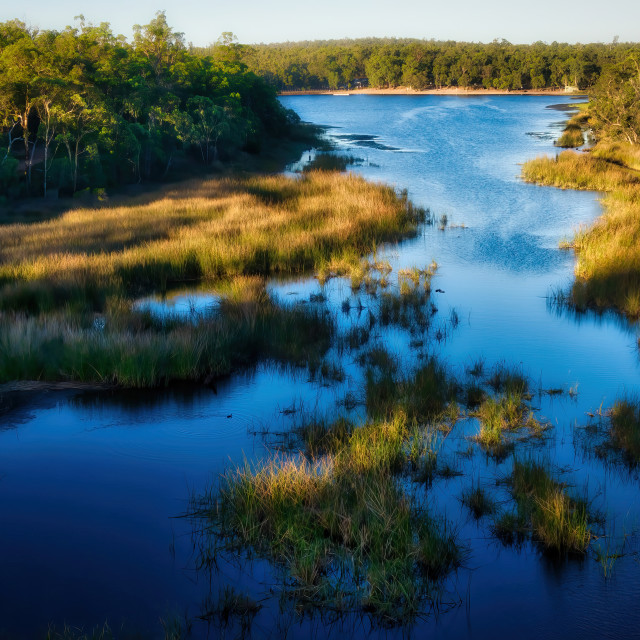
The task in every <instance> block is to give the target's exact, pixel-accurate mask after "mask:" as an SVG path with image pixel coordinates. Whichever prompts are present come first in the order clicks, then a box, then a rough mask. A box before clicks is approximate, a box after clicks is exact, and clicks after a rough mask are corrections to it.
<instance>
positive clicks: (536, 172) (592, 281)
mask: <svg viewBox="0 0 640 640" xmlns="http://www.w3.org/2000/svg"><path fill="white" fill-rule="evenodd" d="M639 170H640V148H639V147H638V145H628V144H621V143H609V142H601V143H598V144H597V145H596V146H595V147H594V148H593V149H591V150H590V151H589V153H574V152H568V151H567V152H563V153H561V154H560V155H559V156H558V157H557V158H556V159H555V160H554V159H553V158H537V159H535V160H532V161H530V162H527V163H526V164H525V166H524V167H523V171H522V175H523V178H524V179H525V180H527V181H529V182H537V183H539V184H544V185H550V186H556V187H562V188H570V189H592V190H596V191H604V192H607V195H606V196H605V197H604V199H603V200H602V204H603V207H604V210H605V212H604V214H603V215H602V216H601V217H600V218H599V219H598V220H596V222H595V223H594V224H593V225H592V226H591V227H590V228H588V229H581V230H579V231H578V232H577V233H576V235H575V237H574V239H573V242H572V243H571V244H570V246H572V247H573V248H574V249H575V251H576V256H577V262H576V267H575V275H576V280H575V283H574V285H573V287H572V289H571V291H570V293H569V295H568V302H569V304H571V305H572V306H573V307H575V308H576V309H578V310H585V309H587V308H594V309H599V310H602V309H607V308H615V309H617V310H619V311H621V312H623V313H624V314H626V315H627V316H629V317H631V318H638V317H640V222H639V220H640V171H639Z"/></svg>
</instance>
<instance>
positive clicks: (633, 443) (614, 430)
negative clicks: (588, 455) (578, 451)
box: [609, 398, 640, 465]
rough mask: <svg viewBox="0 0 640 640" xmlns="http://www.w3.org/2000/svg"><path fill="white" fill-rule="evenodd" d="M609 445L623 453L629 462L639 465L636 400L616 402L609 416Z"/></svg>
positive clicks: (639, 417) (639, 406)
mask: <svg viewBox="0 0 640 640" xmlns="http://www.w3.org/2000/svg"><path fill="white" fill-rule="evenodd" d="M609 419H610V421H611V427H610V434H609V436H610V441H611V442H610V444H611V446H613V447H614V448H616V449H620V450H622V451H623V452H624V454H625V457H626V458H627V459H628V461H629V462H631V463H632V464H634V465H636V464H638V463H640V402H639V401H638V400H632V399H628V398H627V399H623V400H618V401H617V402H616V403H615V404H614V405H613V407H612V409H611V413H610V416H609Z"/></svg>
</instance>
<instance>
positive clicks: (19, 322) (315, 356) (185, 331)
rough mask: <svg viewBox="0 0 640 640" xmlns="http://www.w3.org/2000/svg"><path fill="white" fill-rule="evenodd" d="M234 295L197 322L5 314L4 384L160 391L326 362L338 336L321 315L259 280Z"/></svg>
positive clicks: (0, 328)
mask: <svg viewBox="0 0 640 640" xmlns="http://www.w3.org/2000/svg"><path fill="white" fill-rule="evenodd" d="M233 289H234V290H233V291H232V292H229V293H228V294H227V295H225V296H223V298H222V300H221V312H220V313H216V314H214V315H211V316H207V317H204V318H202V319H201V320H200V321H199V322H198V323H196V324H194V323H193V322H190V321H188V320H180V319H178V318H174V319H169V320H165V321H164V322H161V321H158V320H154V319H153V318H151V317H150V316H148V315H146V314H139V313H135V312H131V311H129V310H128V309H127V308H126V307H125V308H120V309H119V310H114V311H112V313H109V314H107V315H106V316H105V318H104V326H102V325H98V326H96V324H95V323H94V322H93V321H92V320H93V317H89V318H84V317H81V316H80V317H79V316H77V315H76V314H68V313H67V314H64V313H60V314H58V313H56V314H53V313H51V314H46V315H40V316H36V317H30V316H26V315H24V314H9V313H0V379H1V380H3V381H9V380H40V381H65V380H75V381H82V382H94V383H98V384H105V385H107V384H108V385H118V386H123V387H154V386H158V385H164V384H168V383H169V382H172V381H178V380H190V381H203V380H205V381H206V380H207V379H213V378H216V377H220V376H223V375H227V374H229V373H230V372H232V371H233V370H235V369H238V368H240V367H245V366H250V365H252V364H253V363H255V362H256V360H258V359H273V360H275V361H278V362H284V363H292V364H297V365H306V364H307V363H308V362H321V360H322V355H323V354H324V352H325V351H326V350H327V349H328V347H329V344H330V342H331V339H332V336H333V333H334V326H333V321H332V319H331V318H329V317H328V316H327V315H325V314H324V313H323V311H322V309H317V308H306V307H305V308H300V307H284V306H282V305H280V304H278V303H276V302H274V301H273V300H271V299H270V298H269V297H268V295H267V294H266V292H265V291H264V288H263V287H262V284H261V283H260V282H256V281H255V279H243V280H236V282H235V284H234V287H233ZM240 290H242V291H240ZM320 368H321V367H320ZM321 373H322V372H321ZM329 373H331V371H329V370H327V374H329Z"/></svg>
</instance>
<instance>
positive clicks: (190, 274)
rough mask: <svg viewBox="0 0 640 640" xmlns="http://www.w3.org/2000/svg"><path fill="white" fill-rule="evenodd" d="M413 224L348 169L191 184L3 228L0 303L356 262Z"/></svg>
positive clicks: (411, 214) (402, 203)
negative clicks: (141, 198)
mask: <svg viewBox="0 0 640 640" xmlns="http://www.w3.org/2000/svg"><path fill="white" fill-rule="evenodd" d="M419 222H420V216H419V215H418V214H417V213H416V210H415V209H414V208H413V207H410V206H409V203H408V202H407V201H406V200H405V199H403V198H400V197H398V196H397V195H396V194H395V192H394V190H393V189H392V188H390V187H385V186H382V185H376V184H370V183H367V182H366V181H365V180H364V179H362V178H359V177H357V176H353V175H347V176H344V175H339V174H333V173H327V172H313V173H309V174H305V175H304V176H302V177H300V178H298V179H292V178H287V177H284V176H262V177H249V178H226V179H212V180H200V181H193V182H191V183H187V184H185V185H182V186H180V187H178V188H174V189H166V190H164V191H163V192H162V193H161V194H159V195H157V197H156V198H155V199H153V200H152V201H150V202H145V201H138V202H136V203H134V204H132V205H129V206H124V205H121V206H116V207H105V208H102V209H100V210H90V209H80V210H73V211H69V212H67V213H66V214H64V215H62V216H60V217H59V218H56V219H53V220H47V221H44V222H40V223H32V224H8V225H3V226H1V227H0V247H1V249H0V283H1V284H2V285H3V287H4V289H3V291H2V296H1V297H0V301H2V302H3V303H4V308H7V305H8V306H9V308H11V309H14V310H15V309H19V308H20V307H19V303H20V300H21V298H20V296H21V292H20V290H21V289H22V288H24V287H26V288H27V290H28V291H31V294H30V295H27V294H24V295H27V297H28V298H33V297H35V298H36V299H37V298H38V295H37V294H38V292H40V291H41V290H40V289H37V288H36V289H34V288H33V286H34V283H44V284H45V291H42V292H41V293H40V295H42V296H43V300H42V302H41V304H40V307H41V309H42V310H43V311H46V310H49V309H50V308H51V305H52V304H53V303H55V304H56V305H57V306H60V305H61V304H62V303H63V301H64V300H65V299H67V301H70V300H73V298H74V297H78V298H79V299H80V300H83V299H88V300H91V299H92V296H91V295H90V293H91V291H93V290H94V289H98V290H100V291H101V292H102V294H103V296H105V295H107V294H111V295H113V294H120V295H123V296H127V295H131V294H132V293H133V294H139V293H140V292H142V291H161V290H164V289H165V288H166V286H167V284H168V283H171V282H178V281H179V282H183V281H193V280H211V281H219V280H222V279H225V278H231V277H235V276H239V275H260V276H268V275H270V274H274V273H301V272H304V271H309V270H313V269H321V268H322V267H323V265H325V264H326V263H331V262H332V261H333V260H338V259H339V260H341V261H342V262H343V263H344V264H346V265H351V266H353V264H354V263H359V261H360V257H361V256H362V255H363V254H366V253H368V252H369V251H371V249H372V248H374V247H375V246H376V245H377V244H379V243H381V242H385V241H392V240H398V239H400V238H402V237H405V236H406V235H410V234H411V233H413V232H415V229H416V226H417V224H418V223H419ZM50 289H53V290H54V291H56V292H57V295H58V297H56V296H51V295H47V294H46V292H47V291H48V290H50ZM87 292H89V293H87ZM58 298H60V299H58ZM32 304H33V303H32ZM94 310H96V311H101V309H99V308H98V309H94Z"/></svg>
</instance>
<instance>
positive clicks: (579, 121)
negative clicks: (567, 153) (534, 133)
mask: <svg viewBox="0 0 640 640" xmlns="http://www.w3.org/2000/svg"><path fill="white" fill-rule="evenodd" d="M575 106H576V107H577V108H578V109H579V111H578V113H576V114H575V115H574V116H571V118H569V120H568V122H567V124H566V126H565V128H564V130H563V132H562V135H561V136H560V137H559V138H558V139H557V140H556V141H555V143H554V144H555V145H556V147H564V148H575V147H581V146H582V145H583V144H584V138H585V132H586V129H587V128H588V126H589V112H588V106H589V105H588V103H586V102H584V103H580V104H577V105H575Z"/></svg>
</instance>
